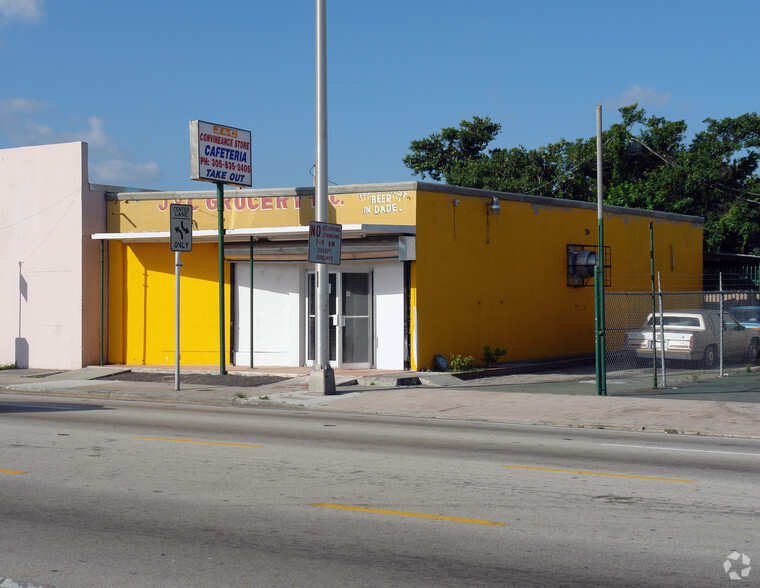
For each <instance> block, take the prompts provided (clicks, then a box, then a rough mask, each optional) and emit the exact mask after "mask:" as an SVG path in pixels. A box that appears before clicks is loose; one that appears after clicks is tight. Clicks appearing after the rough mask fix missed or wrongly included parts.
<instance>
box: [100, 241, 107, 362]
mask: <svg viewBox="0 0 760 588" xmlns="http://www.w3.org/2000/svg"><path fill="white" fill-rule="evenodd" d="M105 243H106V242H105V240H104V239H101V240H100V365H103V342H104V335H103V328H104V326H105V320H104V318H103V314H104V307H105V298H104V295H105V263H106V262H105V254H104V251H105Z"/></svg>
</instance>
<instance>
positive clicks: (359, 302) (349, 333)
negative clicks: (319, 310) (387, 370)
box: [306, 271, 372, 368]
mask: <svg viewBox="0 0 760 588" xmlns="http://www.w3.org/2000/svg"><path fill="white" fill-rule="evenodd" d="M329 275H330V282H329V304H328V308H329V315H330V317H329V320H328V325H329V327H328V328H329V341H330V343H329V347H330V352H329V358H330V365H332V366H333V367H340V368H365V367H366V368H369V367H372V320H371V319H372V272H368V271H363V272H362V271H357V272H330V274H329ZM315 299H316V290H315V279H314V273H312V272H309V274H308V276H307V288H306V308H307V315H308V316H307V322H308V328H307V343H306V349H307V353H306V358H307V360H308V362H309V364H313V363H314V354H315V325H316V318H315V306H316V304H315Z"/></svg>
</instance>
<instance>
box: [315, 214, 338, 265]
mask: <svg viewBox="0 0 760 588" xmlns="http://www.w3.org/2000/svg"><path fill="white" fill-rule="evenodd" d="M342 238H343V226H342V225H336V224H333V223H318V222H316V221H311V222H310V223H309V262H310V263H329V264H332V265H340V242H341V239H342Z"/></svg>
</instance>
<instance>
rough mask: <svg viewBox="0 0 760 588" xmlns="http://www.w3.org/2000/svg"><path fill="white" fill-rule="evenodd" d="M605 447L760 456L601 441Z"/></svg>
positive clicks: (738, 452) (736, 452)
mask: <svg viewBox="0 0 760 588" xmlns="http://www.w3.org/2000/svg"><path fill="white" fill-rule="evenodd" d="M602 445H606V446H607V447H633V448H635V449H657V450H659V451H689V452H691V453H720V454H723V455H751V456H752V457H760V453H746V452H742V451H713V450H711V449H682V448H681V447H655V446H654V445H623V444H620V443H602Z"/></svg>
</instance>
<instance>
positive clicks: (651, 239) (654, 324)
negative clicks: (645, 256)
mask: <svg viewBox="0 0 760 588" xmlns="http://www.w3.org/2000/svg"><path fill="white" fill-rule="evenodd" d="M649 271H650V272H651V274H652V378H653V386H654V387H655V388H657V349H656V347H657V321H656V320H655V317H656V316H657V309H656V307H655V302H654V298H655V288H654V225H653V223H652V222H651V221H650V223H649Z"/></svg>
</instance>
